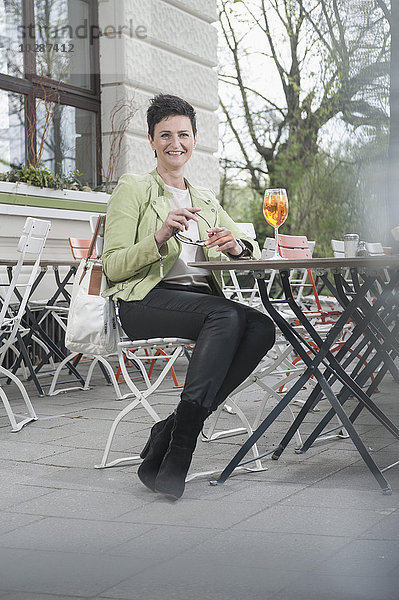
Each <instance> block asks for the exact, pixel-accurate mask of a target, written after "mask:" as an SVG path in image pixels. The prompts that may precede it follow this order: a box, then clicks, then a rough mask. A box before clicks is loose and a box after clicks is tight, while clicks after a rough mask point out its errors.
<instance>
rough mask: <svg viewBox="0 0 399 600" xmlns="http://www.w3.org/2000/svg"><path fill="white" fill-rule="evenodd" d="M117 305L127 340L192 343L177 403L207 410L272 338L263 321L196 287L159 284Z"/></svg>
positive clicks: (271, 329) (247, 371) (257, 358)
mask: <svg viewBox="0 0 399 600" xmlns="http://www.w3.org/2000/svg"><path fill="white" fill-rule="evenodd" d="M119 306H120V308H119V316H120V320H121V323H122V326H123V329H124V331H125V333H126V335H127V336H128V337H129V338H130V339H131V340H140V339H146V338H151V337H182V338H189V339H191V340H195V341H196V345H195V348H194V351H193V353H192V357H191V360H190V363H189V366H188V370H187V375H186V382H185V385H184V388H183V391H182V394H181V399H182V400H184V401H187V402H195V403H197V404H199V405H200V406H203V407H205V408H209V409H212V410H215V409H216V408H217V406H218V405H219V404H221V403H222V402H223V401H224V400H225V399H226V398H227V396H228V395H229V394H230V393H231V392H232V391H233V390H234V389H235V388H236V387H237V386H238V385H240V383H242V382H243V381H244V380H245V379H246V378H247V377H248V376H249V375H250V374H251V373H252V371H253V370H254V369H255V367H256V366H257V364H258V363H259V362H260V360H261V359H262V358H263V356H265V354H266V353H267V352H268V350H270V348H271V347H272V346H273V344H274V340H275V326H274V323H273V321H272V320H271V319H270V318H269V317H267V316H266V315H264V314H263V313H261V312H260V311H258V310H256V309H253V308H249V307H246V306H244V305H242V304H238V303H237V302H233V301H232V300H227V299H226V298H223V297H219V296H213V295H211V294H210V293H206V292H202V291H201V290H199V289H198V288H197V287H191V286H190V287H189V286H182V285H174V284H166V283H163V282H161V283H160V284H158V285H157V286H156V287H155V288H154V289H152V290H151V291H150V292H149V293H148V294H147V296H146V297H145V298H144V299H143V300H139V301H132V302H125V301H122V300H121V301H120V302H119Z"/></svg>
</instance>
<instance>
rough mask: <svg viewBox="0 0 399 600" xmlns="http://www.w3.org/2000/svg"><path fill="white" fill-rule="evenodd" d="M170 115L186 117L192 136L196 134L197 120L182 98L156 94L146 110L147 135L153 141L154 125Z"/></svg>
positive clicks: (192, 110)
mask: <svg viewBox="0 0 399 600" xmlns="http://www.w3.org/2000/svg"><path fill="white" fill-rule="evenodd" d="M172 115H182V116H185V117H188V118H189V119H190V121H191V127H192V128H193V133H194V135H195V134H196V133H197V120H196V117H195V110H194V108H193V107H192V106H191V104H189V103H188V102H186V101H185V100H183V98H179V97H178V96H172V95H171V94H158V96H155V97H154V98H151V100H150V106H149V107H148V110H147V125H148V133H149V134H150V136H151V138H152V139H154V129H155V125H156V124H157V123H159V122H160V121H162V119H165V117H170V116H172Z"/></svg>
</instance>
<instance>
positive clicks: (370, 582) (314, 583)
mask: <svg viewBox="0 0 399 600" xmlns="http://www.w3.org/2000/svg"><path fill="white" fill-rule="evenodd" d="M398 588H399V578H394V577H375V576H369V577H364V576H362V577H347V576H346V577H345V576H340V577H337V576H336V575H318V574H317V573H311V574H307V575H302V576H298V578H296V579H295V582H292V583H291V584H289V586H286V587H285V588H284V589H283V591H281V592H280V593H279V594H277V595H276V596H275V597H274V598H273V600H291V599H292V600H294V599H295V600H377V598H378V600H397V598H398Z"/></svg>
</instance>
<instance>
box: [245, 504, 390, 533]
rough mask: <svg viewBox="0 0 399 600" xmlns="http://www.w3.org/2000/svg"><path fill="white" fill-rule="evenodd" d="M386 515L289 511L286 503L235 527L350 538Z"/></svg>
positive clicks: (303, 509)
mask: <svg viewBox="0 0 399 600" xmlns="http://www.w3.org/2000/svg"><path fill="white" fill-rule="evenodd" d="M385 514H386V513H385V512H384V511H380V510H356V509H349V508H348V509H346V510H345V511H343V510H342V509H341V508H324V510H323V511H318V510H313V509H311V508H308V507H302V506H297V507H294V508H292V507H291V506H289V505H288V504H284V505H277V506H271V507H270V508H267V509H265V510H259V511H258V513H257V514H256V515H253V516H249V517H248V518H247V519H246V520H245V521H242V522H240V523H238V524H237V525H235V528H237V529H245V530H247V531H265V532H268V531H272V532H280V533H301V534H304V535H306V534H307V533H309V532H310V531H313V532H317V533H318V534H319V535H330V536H343V537H353V536H359V535H361V534H362V533H364V532H365V531H366V530H367V529H369V528H370V527H371V526H372V525H374V524H375V523H378V521H381V520H382V519H383V517H384V515H385Z"/></svg>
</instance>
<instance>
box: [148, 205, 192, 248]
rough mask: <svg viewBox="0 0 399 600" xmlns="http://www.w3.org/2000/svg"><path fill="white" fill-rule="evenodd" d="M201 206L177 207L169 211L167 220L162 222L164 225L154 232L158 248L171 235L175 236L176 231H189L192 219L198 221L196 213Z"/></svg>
mask: <svg viewBox="0 0 399 600" xmlns="http://www.w3.org/2000/svg"><path fill="white" fill-rule="evenodd" d="M200 210H201V209H200V208H176V209H175V210H171V211H170V212H169V213H168V216H167V217H166V219H165V221H164V222H163V223H162V227H161V228H160V229H158V231H156V232H155V233H154V238H155V241H156V243H157V246H158V249H159V248H160V247H161V246H162V245H163V244H164V243H165V242H167V241H168V240H170V238H171V237H173V236H174V234H175V233H176V231H180V232H183V231H187V229H188V222H189V221H190V219H192V220H193V221H197V222H198V217H196V213H197V212H199V211H200Z"/></svg>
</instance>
